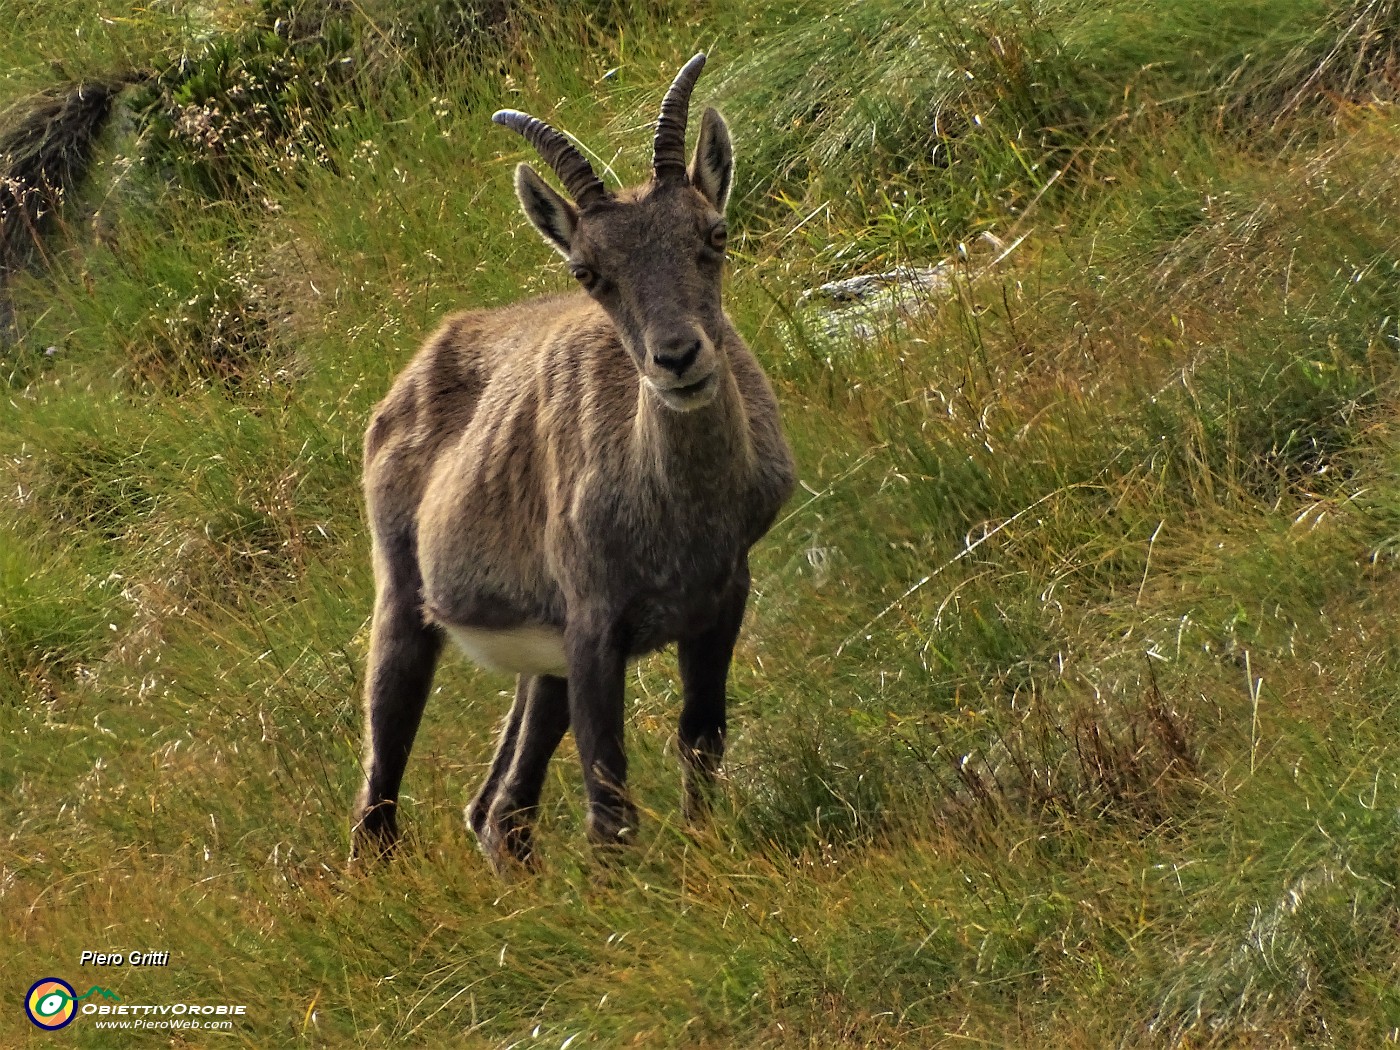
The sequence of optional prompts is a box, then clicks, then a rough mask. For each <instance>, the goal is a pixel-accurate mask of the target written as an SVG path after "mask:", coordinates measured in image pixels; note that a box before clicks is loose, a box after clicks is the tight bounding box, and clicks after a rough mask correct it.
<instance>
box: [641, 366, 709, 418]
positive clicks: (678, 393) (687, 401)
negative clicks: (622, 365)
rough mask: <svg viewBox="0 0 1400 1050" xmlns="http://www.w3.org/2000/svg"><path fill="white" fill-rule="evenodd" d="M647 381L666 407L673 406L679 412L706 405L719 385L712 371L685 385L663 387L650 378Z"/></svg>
mask: <svg viewBox="0 0 1400 1050" xmlns="http://www.w3.org/2000/svg"><path fill="white" fill-rule="evenodd" d="M648 382H649V383H650V385H651V388H652V389H653V390H655V391H656V392H657V393H658V394H660V395H661V400H662V401H664V402H665V403H666V406H667V407H668V408H674V409H677V410H679V411H681V412H689V411H691V410H693V409H697V408H703V407H704V406H705V405H708V404H709V403H710V401H711V399H712V398H713V397H714V393H715V390H716V389H718V386H719V384H718V383H717V382H716V380H715V375H714V373H713V372H711V373H710V374H709V375H707V376H706V377H705V378H704V379H701V380H700V381H699V382H696V383H687V384H686V385H685V386H668V387H663V386H660V385H658V384H657V383H652V382H650V380H648Z"/></svg>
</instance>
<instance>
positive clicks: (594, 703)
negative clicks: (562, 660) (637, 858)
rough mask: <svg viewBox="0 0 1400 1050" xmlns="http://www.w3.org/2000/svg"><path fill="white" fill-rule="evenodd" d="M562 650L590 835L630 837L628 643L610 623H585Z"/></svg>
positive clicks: (602, 840) (609, 839)
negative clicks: (626, 738)
mask: <svg viewBox="0 0 1400 1050" xmlns="http://www.w3.org/2000/svg"><path fill="white" fill-rule="evenodd" d="M565 651H566V654H567V656H568V661H569V724H570V726H571V727H572V728H573V731H574V742H575V743H576V744H577V746H578V757H579V761H580V762H581V763H582V764H583V783H584V788H585V789H586V790H587V792H588V837H589V839H590V840H592V842H593V843H594V845H597V846H602V847H611V846H617V845H621V844H624V843H627V842H631V841H632V840H633V839H634V838H635V837H636V833H637V809H636V807H635V806H634V805H633V804H632V801H631V799H630V798H628V796H627V752H626V750H625V749H624V747H623V741H622V724H623V676H624V675H625V673H626V670H627V652H626V647H625V645H624V644H622V640H621V639H620V638H619V637H618V632H617V630H616V629H615V627H614V625H612V624H610V623H608V624H592V623H589V624H586V625H571V626H570V627H569V629H568V630H567V631H566V632H565Z"/></svg>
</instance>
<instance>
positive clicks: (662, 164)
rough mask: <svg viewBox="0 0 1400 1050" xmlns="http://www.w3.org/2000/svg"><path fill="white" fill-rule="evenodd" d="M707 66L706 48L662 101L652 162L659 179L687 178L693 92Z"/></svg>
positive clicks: (677, 77)
mask: <svg viewBox="0 0 1400 1050" xmlns="http://www.w3.org/2000/svg"><path fill="white" fill-rule="evenodd" d="M704 68H705V53H704V52H703V51H702V52H700V53H699V54H698V55H696V56H695V57H694V58H692V59H691V60H690V61H689V62H687V63H686V64H685V65H684V66H682V67H681V71H680V72H679V73H677V74H676V79H675V81H674V82H673V83H672V84H671V90H669V91H667V92H666V97H665V98H664V99H663V100H662V102H661V116H660V117H659V118H658V119H657V121H656V141H655V144H654V145H653V148H652V158H653V159H652V162H651V163H652V170H654V171H655V172H656V178H657V180H658V181H663V180H672V179H681V180H684V179H685V178H686V174H685V124H686V119H687V118H688V117H689V115H690V93H691V91H693V90H694V89H695V81H696V80H698V79H699V78H700V71H701V70H702V69H704Z"/></svg>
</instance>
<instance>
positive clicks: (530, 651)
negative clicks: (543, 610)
mask: <svg viewBox="0 0 1400 1050" xmlns="http://www.w3.org/2000/svg"><path fill="white" fill-rule="evenodd" d="M443 627H444V629H445V630H446V631H447V633H448V634H449V635H451V636H452V640H453V641H454V642H456V643H457V645H458V646H460V647H461V649H462V651H463V652H464V653H466V654H467V656H468V657H470V658H471V661H472V662H473V663H475V664H480V665H481V666H482V667H485V668H487V669H488V670H492V671H505V672H507V673H509V674H553V675H564V674H566V673H567V672H568V667H569V665H568V661H567V660H566V659H565V658H564V632H563V631H562V630H560V629H559V628H558V627H545V626H541V625H539V624H531V625H529V626H526V627H511V628H508V629H506V630H486V629H483V628H480V627H459V626H457V625H456V624H443Z"/></svg>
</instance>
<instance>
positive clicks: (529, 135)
mask: <svg viewBox="0 0 1400 1050" xmlns="http://www.w3.org/2000/svg"><path fill="white" fill-rule="evenodd" d="M491 119H492V121H494V122H495V123H497V124H499V125H501V127H503V128H510V129H511V130H512V131H517V132H519V133H520V134H521V135H523V136H524V137H525V140H526V141H527V142H529V143H530V145H532V146H534V147H535V150H536V152H538V153H539V155H540V158H541V159H542V160H543V161H544V162H545V163H546V164H548V165H549V166H550V167H551V168H553V169H554V174H556V175H558V176H559V181H560V182H562V183H563V184H564V188H565V189H566V190H568V191H569V196H571V197H573V199H574V203H575V204H577V205H578V206H579V207H580V208H586V207H587V206H588V205H589V204H591V203H593V202H594V201H597V200H604V199H606V198H607V197H608V196H610V195H609V193H608V189H607V187H606V186H604V185H603V183H602V180H601V179H599V178H598V176H597V175H595V174H594V173H593V165H591V164H589V163H588V158H586V157H585V156H584V155H583V154H582V153H580V152H579V151H578V150H577V149H576V148H575V147H574V144H573V143H572V142H570V141H569V140H568V139H566V138H565V137H564V136H563V134H561V133H560V132H558V131H556V130H554V128H552V127H550V126H549V125H548V124H546V123H545V122H544V121H542V120H540V119H539V118H537V117H532V116H530V114H528V113H521V112H520V111H519V110H517V109H502V110H498V111H496V112H495V113H493V114H492V115H491Z"/></svg>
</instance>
